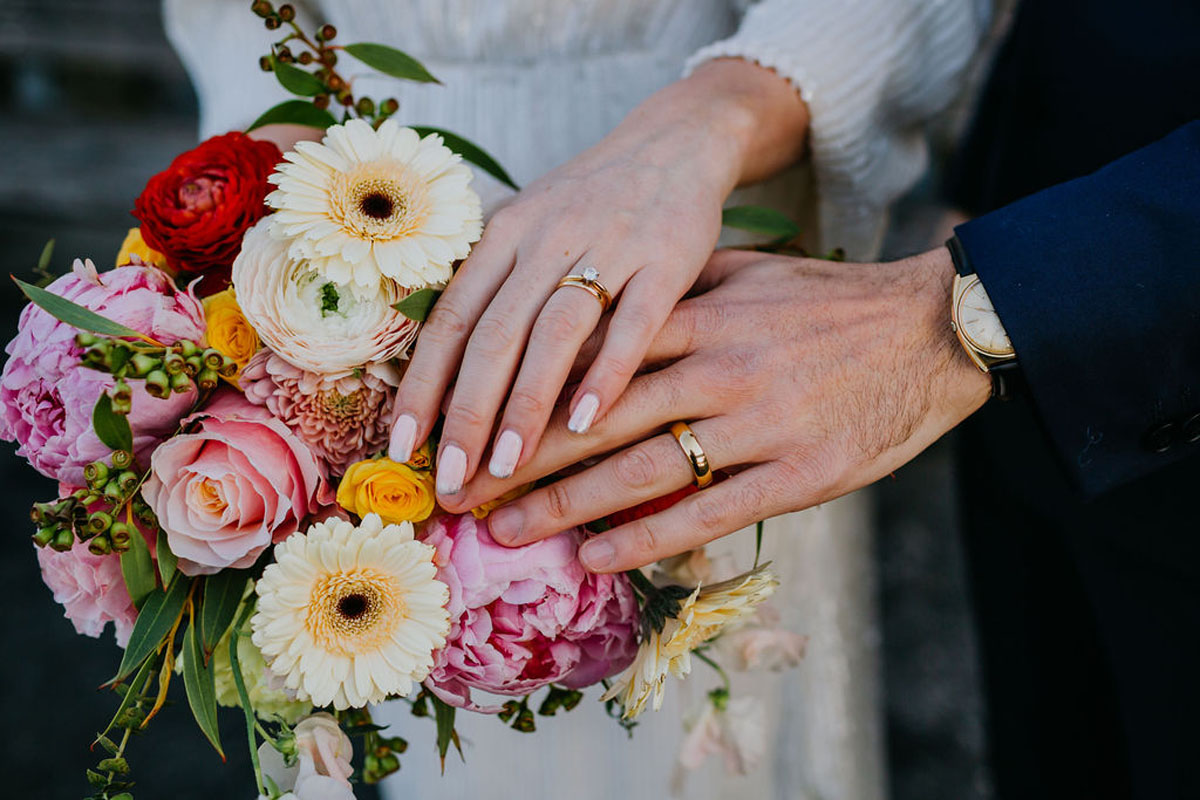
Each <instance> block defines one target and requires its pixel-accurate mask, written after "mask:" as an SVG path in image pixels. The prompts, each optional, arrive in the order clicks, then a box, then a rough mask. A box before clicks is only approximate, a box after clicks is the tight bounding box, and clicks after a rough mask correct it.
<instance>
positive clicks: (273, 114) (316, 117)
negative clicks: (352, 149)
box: [246, 100, 337, 131]
mask: <svg viewBox="0 0 1200 800" xmlns="http://www.w3.org/2000/svg"><path fill="white" fill-rule="evenodd" d="M283 122H286V123H290V124H292V125H306V126H308V127H310V128H321V129H322V130H324V129H325V128H328V127H329V126H330V125H336V124H337V120H336V119H334V116H333V114H330V113H329V112H328V111H326V110H325V109H323V108H317V107H316V106H314V105H313V104H312V103H310V102H309V101H308V100H284V101H283V102H282V103H280V104H279V105H277V106H272V107H271V108H268V109H267V110H266V111H264V112H263V113H262V116H260V117H259V118H258V119H256V120H254V122H252V123H250V127H249V128H246V130H247V131H252V130H254V129H255V128H261V127H262V126H263V125H274V124H277V123H283Z"/></svg>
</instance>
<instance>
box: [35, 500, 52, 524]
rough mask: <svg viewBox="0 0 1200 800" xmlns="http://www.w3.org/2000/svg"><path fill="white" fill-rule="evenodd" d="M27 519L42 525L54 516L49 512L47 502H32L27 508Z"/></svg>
mask: <svg viewBox="0 0 1200 800" xmlns="http://www.w3.org/2000/svg"><path fill="white" fill-rule="evenodd" d="M29 519H30V521H31V522H32V523H33V524H34V525H44V524H45V523H47V522H50V521H51V520H53V519H54V517H53V516H52V515H51V513H50V504H49V503H34V504H33V507H32V508H30V509H29Z"/></svg>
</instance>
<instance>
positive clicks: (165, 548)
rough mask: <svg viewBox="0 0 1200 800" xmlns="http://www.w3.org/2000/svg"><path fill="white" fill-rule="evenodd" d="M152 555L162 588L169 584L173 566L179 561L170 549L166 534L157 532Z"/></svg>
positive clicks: (173, 569) (173, 570)
mask: <svg viewBox="0 0 1200 800" xmlns="http://www.w3.org/2000/svg"><path fill="white" fill-rule="evenodd" d="M154 554H155V556H157V560H158V577H159V578H161V579H162V585H163V586H169V585H170V584H171V578H172V577H173V576H174V575H175V564H176V562H177V561H179V559H178V558H177V557H176V555H175V551H174V550H172V549H171V542H170V541H169V540H168V539H167V532H166V531H164V530H159V532H158V539H157V540H156V541H155V543H154Z"/></svg>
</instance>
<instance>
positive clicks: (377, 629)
mask: <svg viewBox="0 0 1200 800" xmlns="http://www.w3.org/2000/svg"><path fill="white" fill-rule="evenodd" d="M433 556H434V549H433V548H432V547H430V546H429V545H427V544H424V543H423V542H418V541H415V540H414V539H413V527H412V525H411V524H410V523H407V522H406V523H404V524H403V525H386V526H385V525H384V524H383V522H382V521H381V520H380V519H379V516H378V515H376V514H368V515H367V516H366V517H365V518H364V519H363V521H362V524H361V525H359V526H358V527H355V526H354V525H352V524H351V523H349V522H346V521H344V520H335V519H331V520H329V521H327V522H318V523H316V524H315V525H313V526H312V527H311V528H309V529H308V532H307V533H303V534H301V533H297V534H293V535H292V536H289V537H288V538H287V539H285V540H284V541H283V542H281V543H279V544H278V545H276V547H275V563H274V564H271V565H269V566H268V567H267V568H266V570H264V571H263V576H262V578H261V579H259V581H258V584H257V586H256V587H255V590H256V592H257V593H258V610H257V612H256V613H255V615H254V618H253V619H252V620H251V623H250V624H251V627H252V628H253V631H254V634H253V637H252V641H253V642H254V644H255V645H256V646H257V647H258V648H259V650H261V651H262V654H263V657H264V658H265V659H266V661H267V665H268V666H269V668H270V670H271V672H272V673H274V674H275V675H277V676H279V677H281V678H283V683H284V686H285V687H286V688H288V689H291V690H292V691H294V692H295V693H296V696H297V697H298V698H299V699H301V700H306V701H311V702H312V704H313V705H315V706H318V707H320V706H329V705H332V706H333V707H334V708H337V709H339V710H341V709H346V708H361V707H363V706H365V705H367V704H368V703H377V702H380V701H382V700H383V699H385V698H386V697H388V696H390V695H406V694H408V693H409V692H410V691H412V685H413V683H414V682H419V681H422V680H424V679H425V676H426V675H428V674H429V671H430V670H431V669H432V668H433V654H434V652H435V651H436V650H438V649H439V648H441V647H442V646H443V645H444V644H445V643H446V634H447V633H449V630H450V615H449V612H448V611H447V610H446V604H447V602H448V601H449V597H450V590H449V589H448V588H447V586H446V584H444V583H442V582H441V581H439V580H437V579H436V577H435V575H436V572H437V569H436V567H435V566H434V564H433Z"/></svg>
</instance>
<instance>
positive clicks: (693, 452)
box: [671, 422, 713, 489]
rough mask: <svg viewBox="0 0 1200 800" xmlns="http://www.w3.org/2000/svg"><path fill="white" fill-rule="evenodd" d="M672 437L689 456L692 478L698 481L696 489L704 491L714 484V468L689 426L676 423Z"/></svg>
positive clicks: (672, 427) (684, 423)
mask: <svg viewBox="0 0 1200 800" xmlns="http://www.w3.org/2000/svg"><path fill="white" fill-rule="evenodd" d="M671 435H673V436H674V437H675V441H677V442H679V446H680V447H682V448H683V454H684V455H685V456H687V460H688V463H689V464H691V465H692V476H693V477H694V478H695V479H696V487H697V488H699V489H703V488H704V487H705V486H708V485H709V484H710V483H712V479H713V475H712V467H711V466H709V463H708V456H707V455H706V454H705V452H704V448H703V447H701V446H700V442H699V440H697V439H696V434H694V433H692V429H691V428H690V427H688V424H687V423H686V422H676V423H675V424H674V425H672V426H671Z"/></svg>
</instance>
